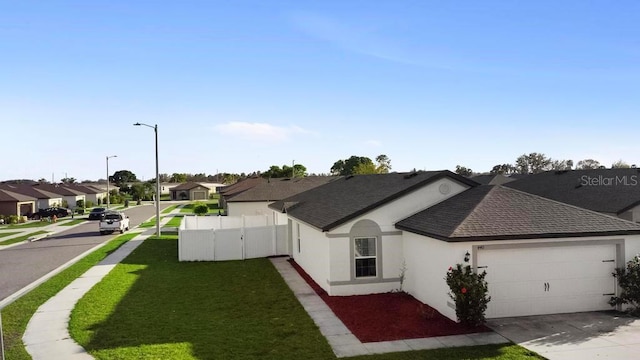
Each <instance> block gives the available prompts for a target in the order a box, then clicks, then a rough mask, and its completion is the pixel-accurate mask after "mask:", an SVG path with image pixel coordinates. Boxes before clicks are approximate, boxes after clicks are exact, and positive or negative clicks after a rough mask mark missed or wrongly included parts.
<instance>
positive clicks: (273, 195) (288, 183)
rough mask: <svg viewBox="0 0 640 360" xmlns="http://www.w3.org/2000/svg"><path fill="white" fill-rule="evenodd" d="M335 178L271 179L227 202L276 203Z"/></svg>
mask: <svg viewBox="0 0 640 360" xmlns="http://www.w3.org/2000/svg"><path fill="white" fill-rule="evenodd" d="M335 179H337V177H335V176H307V177H302V178H293V179H291V178H273V179H268V180H267V181H266V182H262V183H260V184H257V185H256V186H254V187H252V188H250V189H247V190H246V191H243V192H241V193H240V194H238V195H236V196H234V197H232V198H230V199H229V202H249V201H276V200H282V199H285V198H287V197H290V196H293V195H296V194H299V193H301V192H303V191H307V190H310V189H313V188H315V187H318V186H320V185H324V184H326V183H328V182H330V181H333V180H335Z"/></svg>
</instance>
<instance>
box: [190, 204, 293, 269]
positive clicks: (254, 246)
mask: <svg viewBox="0 0 640 360" xmlns="http://www.w3.org/2000/svg"><path fill="white" fill-rule="evenodd" d="M268 220H269V219H268V217H265V216H262V215H256V216H218V217H209V216H207V217H202V216H185V217H184V218H183V220H182V223H181V224H180V228H179V232H178V260H179V261H223V260H244V259H252V258H260V257H267V256H273V255H286V254H288V253H289V251H288V250H289V249H288V248H287V244H288V242H287V226H286V225H266V224H268Z"/></svg>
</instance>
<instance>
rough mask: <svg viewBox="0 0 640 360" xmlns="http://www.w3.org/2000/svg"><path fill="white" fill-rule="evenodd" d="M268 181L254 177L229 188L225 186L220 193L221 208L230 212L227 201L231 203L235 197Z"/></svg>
mask: <svg viewBox="0 0 640 360" xmlns="http://www.w3.org/2000/svg"><path fill="white" fill-rule="evenodd" d="M267 181H268V180H267V179H265V178H263V177H260V176H254V177H250V178H246V179H242V180H240V181H238V182H236V183H235V184H233V185H229V186H225V187H223V188H221V189H220V191H219V193H220V200H219V201H220V207H222V208H223V209H225V212H226V211H228V207H227V201H229V200H230V199H231V198H233V197H234V196H237V195H239V194H241V193H243V192H245V191H247V190H249V189H251V188H253V187H254V186H257V185H259V184H262V183H264V182H267Z"/></svg>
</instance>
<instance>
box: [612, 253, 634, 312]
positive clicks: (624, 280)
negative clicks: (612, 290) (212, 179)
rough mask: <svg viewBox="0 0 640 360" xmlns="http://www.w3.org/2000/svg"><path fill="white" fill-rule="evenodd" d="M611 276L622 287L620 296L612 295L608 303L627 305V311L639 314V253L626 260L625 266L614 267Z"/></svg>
mask: <svg viewBox="0 0 640 360" xmlns="http://www.w3.org/2000/svg"><path fill="white" fill-rule="evenodd" d="M613 277H615V278H617V279H618V286H620V288H621V289H622V292H621V293H620V296H612V297H611V300H609V305H611V306H616V305H623V304H626V305H629V308H628V309H627V312H629V313H630V314H632V315H635V316H640V255H636V256H634V257H633V259H631V260H630V261H629V262H627V267H626V268H616V271H615V272H614V273H613Z"/></svg>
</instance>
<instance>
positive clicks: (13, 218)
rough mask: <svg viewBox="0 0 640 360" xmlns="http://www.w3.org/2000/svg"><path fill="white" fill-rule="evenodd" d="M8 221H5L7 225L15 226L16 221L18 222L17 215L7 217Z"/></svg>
mask: <svg viewBox="0 0 640 360" xmlns="http://www.w3.org/2000/svg"><path fill="white" fill-rule="evenodd" d="M8 219H9V220H8V221H7V224H17V223H18V221H19V220H20V219H19V218H18V215H9V218H8Z"/></svg>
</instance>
